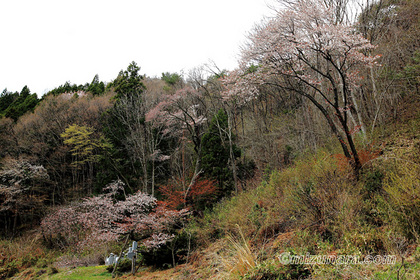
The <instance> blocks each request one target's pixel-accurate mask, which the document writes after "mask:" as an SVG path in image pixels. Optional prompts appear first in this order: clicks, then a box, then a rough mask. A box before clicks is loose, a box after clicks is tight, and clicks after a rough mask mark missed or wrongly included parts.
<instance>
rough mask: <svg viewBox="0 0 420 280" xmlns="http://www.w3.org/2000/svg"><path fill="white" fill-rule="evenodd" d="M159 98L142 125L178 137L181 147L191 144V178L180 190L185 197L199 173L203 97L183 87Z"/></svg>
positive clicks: (204, 120) (203, 121) (197, 92)
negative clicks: (182, 189) (192, 162)
mask: <svg viewBox="0 0 420 280" xmlns="http://www.w3.org/2000/svg"><path fill="white" fill-rule="evenodd" d="M161 98H162V99H161V101H160V102H159V103H158V104H157V105H156V106H155V107H153V108H152V109H151V110H150V111H149V112H148V113H147V114H146V122H148V123H151V124H152V125H153V126H155V127H164V129H163V131H162V134H163V135H164V136H165V135H168V136H169V135H170V136H173V137H179V139H181V141H183V142H184V143H183V144H185V142H191V143H193V149H194V153H195V156H196V159H195V168H194V173H193V176H192V179H191V181H190V183H189V185H188V187H187V188H186V189H185V190H184V193H185V195H186V196H187V195H188V191H189V190H190V189H191V187H192V186H193V185H194V184H195V182H196V180H197V178H198V176H199V175H200V173H201V172H202V171H201V168H200V166H201V137H202V133H203V130H202V126H203V124H204V123H205V122H206V120H207V118H206V117H205V115H204V113H203V112H204V103H203V97H202V95H201V93H200V92H199V91H197V90H195V89H193V88H191V87H189V86H184V87H183V88H181V89H179V90H177V91H176V92H175V93H174V94H171V95H170V94H166V95H162V96H161ZM183 175H184V174H183ZM182 177H184V176H182Z"/></svg>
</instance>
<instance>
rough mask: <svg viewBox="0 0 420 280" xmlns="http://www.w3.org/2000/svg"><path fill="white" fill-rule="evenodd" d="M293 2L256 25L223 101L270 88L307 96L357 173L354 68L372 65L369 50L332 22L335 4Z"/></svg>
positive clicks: (312, 0) (356, 74)
mask: <svg viewBox="0 0 420 280" xmlns="http://www.w3.org/2000/svg"><path fill="white" fill-rule="evenodd" d="M328 3H329V2H328V1H322V0H297V1H295V2H292V3H289V4H288V5H287V7H286V8H285V9H283V10H280V11H278V13H277V15H276V16H275V17H273V18H270V19H268V20H267V21H266V22H265V23H264V24H261V25H260V26H257V27H256V28H255V30H253V32H252V33H251V34H250V36H249V43H248V44H247V45H246V47H245V48H244V49H243V52H242V57H241V61H240V67H239V68H238V69H236V70H234V71H232V72H231V73H230V74H229V75H228V76H227V78H226V79H225V81H224V84H225V86H226V90H225V93H224V96H225V98H226V99H237V100H238V99H239V100H241V101H242V102H244V103H245V102H248V101H249V100H251V99H253V98H255V97H256V96H258V95H259V94H261V92H260V91H261V88H262V86H263V85H264V86H267V85H268V86H273V87H275V88H278V89H279V90H281V91H288V92H291V93H295V94H298V95H301V96H303V97H304V98H307V99H308V100H310V102H311V103H312V104H313V105H315V107H316V108H317V109H318V110H319V111H320V112H321V113H322V114H323V116H324V117H325V119H326V121H327V123H328V125H329V126H330V127H331V130H332V133H333V134H334V135H335V136H336V137H337V139H338V140H339V142H340V144H341V147H342V150H343V152H344V155H345V156H346V158H347V159H348V160H349V162H350V163H351V164H352V166H353V168H354V170H355V172H356V174H357V173H358V170H359V169H360V168H361V163H360V159H359V156H358V153H357V150H356V147H355V144H354V140H353V136H352V135H353V134H354V133H355V132H356V131H358V130H359V129H360V128H362V129H364V123H363V120H362V117H361V115H360V114H359V109H358V104H357V103H356V99H355V97H354V93H355V92H356V91H357V89H358V87H359V84H360V83H359V82H360V80H361V79H362V77H361V76H360V75H359V72H358V71H359V70H360V69H361V68H363V67H373V66H374V65H375V59H376V57H371V56H368V55H366V54H365V53H367V52H368V51H369V50H371V49H372V48H374V46H373V45H371V44H370V43H369V41H368V40H366V39H365V38H363V37H362V36H361V35H360V34H358V33H357V32H356V30H355V28H353V27H352V26H350V25H346V24H344V23H340V21H337V17H336V10H335V8H334V6H332V5H328Z"/></svg>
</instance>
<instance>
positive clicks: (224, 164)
mask: <svg viewBox="0 0 420 280" xmlns="http://www.w3.org/2000/svg"><path fill="white" fill-rule="evenodd" d="M227 133H228V116H227V114H226V112H225V111H224V110H223V109H220V110H219V112H218V113H217V115H215V116H214V117H213V118H212V120H211V123H210V126H209V130H208V132H207V133H205V134H204V135H203V137H202V150H201V153H202V159H201V164H202V165H201V166H202V169H203V171H204V174H205V176H207V177H209V178H211V179H215V180H216V181H217V182H218V186H219V189H220V190H222V191H223V193H224V194H226V192H230V191H232V190H233V187H234V186H233V173H232V170H231V168H230V166H231V165H230V164H229V160H230V149H229V139H228V135H227ZM232 148H233V154H234V157H235V158H237V157H239V156H240V155H241V151H240V149H239V148H238V147H237V146H236V145H234V144H233V147H232Z"/></svg>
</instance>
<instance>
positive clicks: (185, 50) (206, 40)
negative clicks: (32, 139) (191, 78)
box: [0, 0, 273, 96]
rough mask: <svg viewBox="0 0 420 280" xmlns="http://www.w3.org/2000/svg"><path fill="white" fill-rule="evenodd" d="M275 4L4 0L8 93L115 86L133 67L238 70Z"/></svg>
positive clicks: (1, 74) (0, 67) (2, 66)
mask: <svg viewBox="0 0 420 280" xmlns="http://www.w3.org/2000/svg"><path fill="white" fill-rule="evenodd" d="M272 4H273V0H147V1H146V0H137V1H136V0H118V1H116V0H115V1H107V0H71V1H69V0H37V1H34V0H1V1H0V12H1V15H0V38H1V45H0V90H1V91H3V89H4V88H6V87H7V89H8V90H9V91H13V92H14V91H19V92H20V90H21V89H22V87H23V86H24V85H28V86H29V88H30V90H31V92H36V93H37V94H38V96H41V95H42V94H44V93H45V92H46V91H47V90H48V89H52V88H55V87H57V86H59V85H61V84H63V83H65V82H66V81H70V82H71V83H76V84H85V83H87V82H91V81H92V79H93V77H94V76H95V74H98V75H99V78H100V80H102V81H106V82H109V81H111V80H112V79H113V78H115V77H116V76H117V74H118V72H119V71H120V70H121V69H126V67H127V66H128V64H129V63H130V62H131V61H136V62H137V64H138V65H139V66H140V67H141V74H146V75H147V76H151V77H153V76H158V77H160V76H161V73H162V72H178V73H180V72H181V71H184V72H186V73H187V72H188V70H189V69H191V68H193V67H197V66H200V65H202V64H204V63H208V62H209V60H213V61H214V62H215V63H216V64H217V65H218V66H219V67H220V68H222V69H229V70H231V69H233V68H234V67H235V66H236V60H237V58H238V55H239V48H240V45H241V44H242V43H243V42H244V41H245V38H246V33H247V32H248V31H250V30H251V28H252V27H253V26H254V24H255V23H259V22H260V21H261V20H262V18H263V16H269V15H271V14H272V10H271V9H270V8H268V5H272Z"/></svg>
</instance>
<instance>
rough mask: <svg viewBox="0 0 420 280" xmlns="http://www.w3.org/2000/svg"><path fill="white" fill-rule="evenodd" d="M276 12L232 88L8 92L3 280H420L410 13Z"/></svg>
mask: <svg viewBox="0 0 420 280" xmlns="http://www.w3.org/2000/svg"><path fill="white" fill-rule="evenodd" d="M282 4H283V5H282V8H281V9H279V10H278V12H277V15H276V16H274V17H272V18H268V19H265V20H264V21H263V22H262V23H261V24H260V25H258V26H256V27H255V28H254V29H253V30H251V31H250V34H249V36H248V42H247V44H246V45H244V46H243V49H242V52H241V59H240V63H239V67H238V68H237V69H235V70H233V71H225V70H220V69H218V68H217V66H216V65H204V66H201V67H197V68H195V69H194V70H191V71H190V72H189V73H188V74H187V75H180V74H178V73H167V72H166V73H162V76H161V77H160V78H157V77H148V76H147V74H141V69H140V66H139V65H137V63H136V62H132V63H131V64H130V65H128V67H127V68H126V69H125V70H121V71H120V72H119V73H118V75H117V77H116V78H115V79H114V80H113V81H112V82H110V83H104V82H102V81H100V79H99V77H98V76H97V75H96V76H95V77H94V79H93V80H92V82H91V83H88V84H85V85H73V84H71V83H70V82H66V83H65V84H63V85H61V86H58V87H57V88H55V89H54V90H52V91H50V92H49V93H47V94H45V95H44V96H42V97H41V98H40V99H38V97H37V95H36V94H31V92H30V90H29V88H28V87H24V88H23V89H22V91H21V92H20V93H19V92H15V93H12V92H8V91H7V90H6V89H5V90H4V91H3V93H2V94H1V95H0V236H1V239H0V279H9V278H12V279H35V278H37V279H111V278H112V277H119V278H122V279H137V278H141V279H255V280H257V279H420V273H419V271H420V262H419V261H420V246H419V242H420V175H419V174H420V110H419V109H418V108H419V107H420V94H419V93H420V92H419V83H420V78H419V77H420V50H419V46H420V44H419V38H420V26H419V23H420V17H419V10H420V3H419V1H418V0H401V1H400V0H398V1H392V0H384V1H378V2H372V3H371V2H363V3H362V2H360V3H359V4H360V5H361V6H362V7H363V9H362V12H361V13H360V14H359V15H358V17H357V19H356V20H355V21H352V20H351V19H350V17H351V15H353V14H352V13H351V10H350V9H351V7H353V6H352V5H351V4H350V3H347V2H346V1H344V2H343V1H318V0H299V1H293V2H289V1H287V2H286V1H284V2H282ZM133 241H136V242H137V244H138V249H137V252H138V255H137V260H136V261H135V262H134V264H135V266H134V267H133V263H132V262H131V261H129V260H127V259H125V260H122V261H121V262H119V263H118V265H117V266H114V265H111V266H105V265H104V262H105V259H106V257H108V256H109V254H110V253H114V254H117V255H120V254H121V255H123V254H124V253H126V252H127V251H128V248H129V246H131V245H132V244H133ZM132 246H134V245H132ZM343 258H346V259H343ZM343 260H345V261H343ZM133 270H134V271H133ZM130 272H131V273H130Z"/></svg>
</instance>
